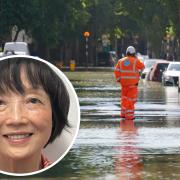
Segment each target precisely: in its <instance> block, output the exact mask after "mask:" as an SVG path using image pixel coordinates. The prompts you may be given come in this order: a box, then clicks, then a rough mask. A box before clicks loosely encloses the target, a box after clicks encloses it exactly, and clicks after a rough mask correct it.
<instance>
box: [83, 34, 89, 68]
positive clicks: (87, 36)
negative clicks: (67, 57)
mask: <svg viewBox="0 0 180 180" xmlns="http://www.w3.org/2000/svg"><path fill="white" fill-rule="evenodd" d="M89 36H90V33H89V32H88V31H86V32H84V37H85V38H86V45H85V47H86V52H85V54H86V68H87V69H88V55H89V53H88V38H89Z"/></svg>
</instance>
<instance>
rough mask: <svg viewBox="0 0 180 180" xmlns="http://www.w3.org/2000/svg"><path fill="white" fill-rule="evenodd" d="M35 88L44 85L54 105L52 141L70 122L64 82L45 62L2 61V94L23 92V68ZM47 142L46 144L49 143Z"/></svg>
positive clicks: (0, 68) (0, 85) (11, 59)
mask: <svg viewBox="0 0 180 180" xmlns="http://www.w3.org/2000/svg"><path fill="white" fill-rule="evenodd" d="M22 67H23V70H24V72H25V73H26V75H27V78H28V80H29V83H30V85H31V86H32V87H33V88H35V89H36V88H39V87H42V88H43V89H44V90H45V92H46V93H47V94H48V95H49V98H50V101H51V107H52V132H51V136H50V138H49V140H48V142H47V144H49V143H52V142H53V141H54V140H55V139H56V137H57V136H59V135H60V134H61V132H62V130H63V129H64V128H65V126H67V127H69V124H68V112H69V105H70V98H69V94H68V91H67V89H66V87H65V85H64V82H63V81H62V80H61V79H60V77H59V76H58V75H57V74H56V73H55V72H54V71H53V70H52V69H51V68H50V67H49V66H48V65H47V64H46V63H44V62H41V61H39V60H35V59H30V58H24V57H23V58H22V57H18V58H15V57H14V58H8V59H6V60H1V61H0V94H6V92H7V91H9V90H10V91H13V92H15V93H20V94H23V93H24V92H25V87H24V85H23V82H22V80H21V68H22ZM47 144H46V145H47Z"/></svg>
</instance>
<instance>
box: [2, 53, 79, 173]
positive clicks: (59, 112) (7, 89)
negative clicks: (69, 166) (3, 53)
mask: <svg viewBox="0 0 180 180" xmlns="http://www.w3.org/2000/svg"><path fill="white" fill-rule="evenodd" d="M57 72H58V70H57V69H56V68H55V67H53V65H51V64H50V65H49V64H48V63H45V62H44V61H43V60H40V59H38V58H37V59H32V58H29V57H28V58H27V57H25V56H24V57H23V56H16V55H15V56H13V57H12V56H11V57H6V58H5V59H2V60H1V61H0V170H1V171H2V172H9V173H19V174H21V173H32V172H38V171H39V170H42V169H44V168H46V167H50V166H51V162H50V161H49V160H48V159H47V158H46V157H45V156H44V154H43V152H42V150H43V149H44V148H45V147H46V146H48V145H49V144H51V143H53V142H54V141H55V139H57V137H58V136H59V135H61V134H62V132H63V130H64V129H68V128H69V129H70V128H71V125H70V123H69V120H68V117H69V116H68V114H69V111H70V100H71V98H70V95H69V90H67V85H65V83H66V82H65V81H67V79H65V80H62V79H61V78H60V76H59V75H58V74H57ZM68 83H69V82H68ZM75 95H76V94H75ZM71 96H72V95H71ZM77 128H78V121H77V126H76V129H77ZM75 134H77V133H75ZM75 136H76V135H73V136H72V140H71V141H70V145H69V146H68V147H69V148H70V146H71V145H72V141H73V139H74V138H75ZM61 146H63V145H62V144H61ZM56 148H57V147H56ZM66 149H68V148H66ZM64 153H67V152H64ZM61 156H63V155H61Z"/></svg>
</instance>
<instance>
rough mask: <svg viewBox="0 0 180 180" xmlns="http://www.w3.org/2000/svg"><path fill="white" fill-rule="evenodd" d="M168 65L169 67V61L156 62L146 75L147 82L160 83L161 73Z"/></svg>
mask: <svg viewBox="0 0 180 180" xmlns="http://www.w3.org/2000/svg"><path fill="white" fill-rule="evenodd" d="M168 65H169V61H166V60H158V61H156V62H155V64H154V65H153V67H152V68H151V70H150V72H149V73H148V75H147V80H149V81H157V82H162V75H163V72H164V71H165V70H166V69H167V67H168Z"/></svg>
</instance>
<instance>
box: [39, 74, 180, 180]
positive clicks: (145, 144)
mask: <svg viewBox="0 0 180 180" xmlns="http://www.w3.org/2000/svg"><path fill="white" fill-rule="evenodd" d="M66 75H67V76H68V77H69V79H70V80H71V82H72V83H73V85H74V87H75V90H76V92H77V94H78V96H79V101H80V106H81V125H80V130H79V133H78V136H77V139H76V141H75V144H74V145H73V147H72V149H71V150H70V152H69V153H68V154H67V155H66V156H65V158H64V159H63V160H62V161H61V162H60V163H59V164H57V165H56V166H55V167H54V168H53V169H50V170H49V171H47V172H45V173H44V174H45V175H43V176H46V177H55V179H62V180H69V179H73V180H74V179H78V180H90V179H93V180H94V179H95V180H116V179H117V180H121V179H122V180H128V179H136V180H140V179H147V180H157V179H158V180H159V179H162V180H174V179H175V180H176V179H180V171H179V168H180V140H179V137H180V108H179V107H180V94H178V89H177V87H164V86H162V85H161V84H160V83H155V82H145V81H141V82H140V84H139V98H138V102H137V104H136V111H135V115H136V119H135V120H134V121H131V120H130V121H123V120H122V119H120V117H119V115H120V105H119V104H120V98H119V94H120V86H119V85H118V84H116V83H115V79H114V76H113V73H112V72H66ZM40 176H41V175H40ZM50 179H51V178H50Z"/></svg>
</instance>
